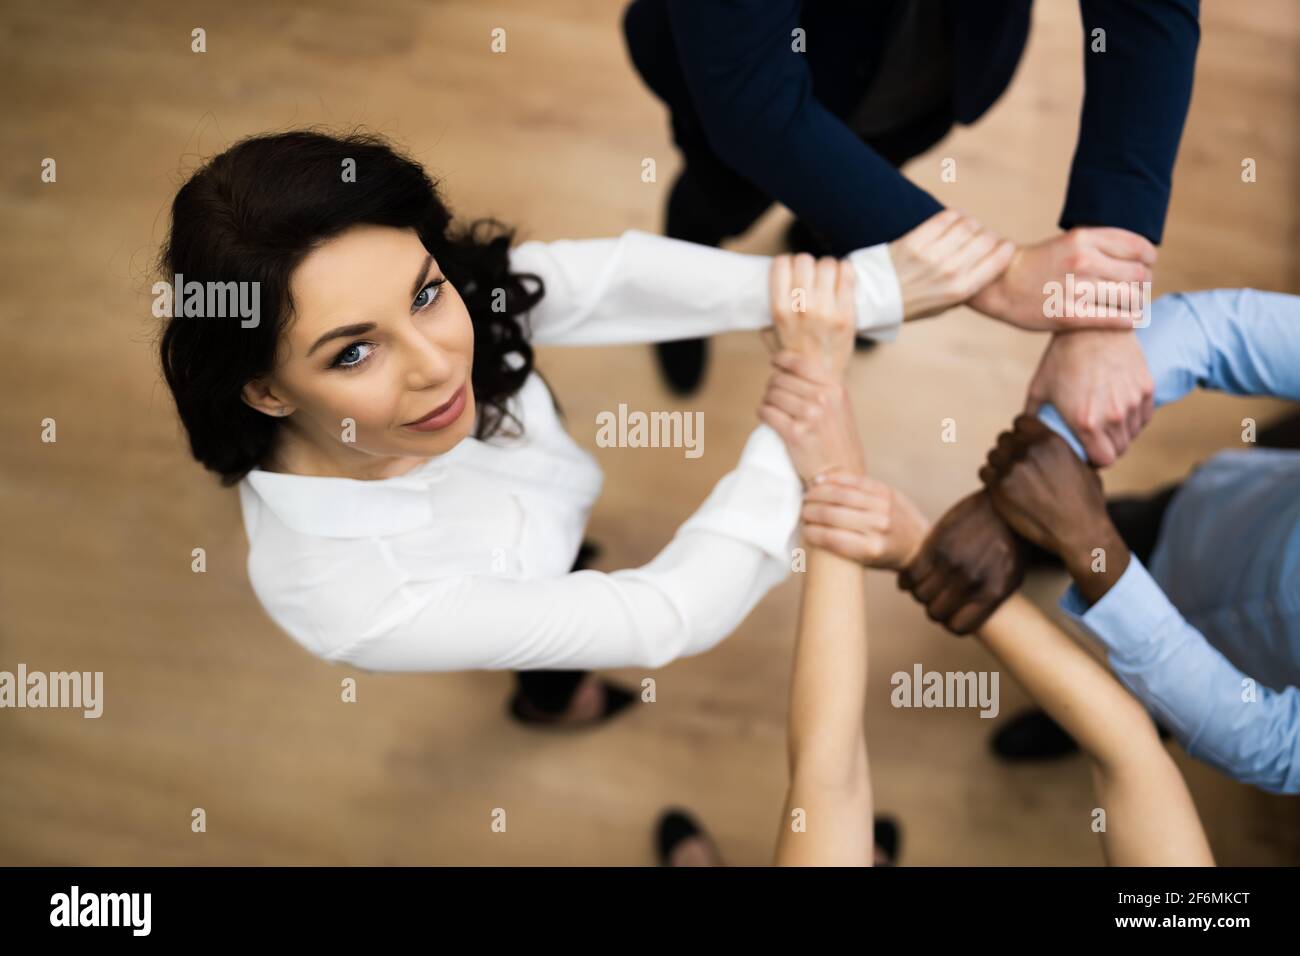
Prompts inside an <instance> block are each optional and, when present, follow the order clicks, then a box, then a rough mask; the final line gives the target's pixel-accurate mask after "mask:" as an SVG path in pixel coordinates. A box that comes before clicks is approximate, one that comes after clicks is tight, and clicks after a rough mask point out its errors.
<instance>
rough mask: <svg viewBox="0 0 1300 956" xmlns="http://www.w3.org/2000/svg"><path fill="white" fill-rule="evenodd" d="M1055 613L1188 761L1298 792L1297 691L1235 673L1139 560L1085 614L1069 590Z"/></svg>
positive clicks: (1082, 601) (1276, 790)
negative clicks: (1098, 649) (1098, 647)
mask: <svg viewBox="0 0 1300 956" xmlns="http://www.w3.org/2000/svg"><path fill="white" fill-rule="evenodd" d="M1061 607H1062V609H1063V610H1064V611H1065V612H1066V613H1067V614H1068V615H1069V616H1070V617H1072V618H1073V619H1074V620H1075V621H1077V622H1078V623H1080V624H1081V625H1083V627H1084V628H1086V629H1087V631H1088V632H1090V633H1091V634H1093V635H1094V636H1095V637H1096V638H1097V640H1099V641H1100V642H1101V643H1102V644H1103V645H1104V646H1105V647H1106V649H1107V651H1108V652H1109V659H1110V665H1111V667H1112V668H1113V669H1114V671H1115V673H1116V675H1117V676H1118V677H1119V679H1120V680H1121V681H1123V682H1124V685H1125V686H1126V687H1128V688H1129V690H1131V691H1132V692H1133V693H1134V695H1135V696H1136V697H1137V698H1138V699H1139V700H1140V701H1142V703H1143V704H1145V705H1146V707H1147V708H1148V709H1149V710H1151V711H1152V712H1153V713H1154V715H1155V716H1156V717H1157V718H1158V719H1159V720H1160V721H1161V722H1162V723H1164V724H1165V725H1166V726H1167V727H1169V729H1170V731H1172V732H1173V735H1174V736H1175V737H1176V738H1177V739H1178V742H1179V743H1180V744H1182V745H1183V748H1184V749H1185V750H1186V751H1187V753H1188V755H1189V756H1192V757H1196V758H1197V759H1199V760H1202V761H1204V762H1205V763H1208V764H1210V765H1211V766H1213V767H1216V768H1218V769H1219V770H1222V771H1224V772H1225V773H1227V774H1229V775H1230V776H1232V777H1234V778H1236V779H1237V780H1241V781H1243V782H1245V783H1249V784H1253V785H1254V786H1257V787H1259V788H1261V789H1263V790H1268V791H1270V792H1273V793H1300V689H1298V688H1295V687H1288V688H1286V689H1285V690H1284V691H1282V692H1281V693H1278V692H1277V691H1274V690H1272V689H1271V688H1268V687H1264V686H1262V685H1258V684H1256V682H1255V681H1254V680H1252V679H1251V678H1248V677H1247V676H1246V675H1244V674H1243V673H1242V672H1241V671H1239V670H1238V669H1237V668H1236V667H1234V666H1233V665H1232V664H1231V663H1230V662H1229V661H1228V659H1227V658H1225V657H1224V656H1223V655H1222V654H1221V653H1219V651H1218V650H1216V649H1215V648H1214V647H1212V646H1211V645H1210V644H1209V642H1208V641H1206V639H1205V636H1204V635H1203V634H1201V633H1200V631H1198V630H1196V628H1194V627H1192V626H1191V625H1190V624H1189V623H1187V621H1186V620H1185V619H1184V618H1183V616H1182V615H1181V614H1179V613H1178V610H1177V609H1176V608H1175V607H1174V606H1173V604H1172V603H1170V601H1169V599H1168V598H1167V597H1166V596H1165V594H1164V592H1163V591H1161V590H1160V588H1159V586H1158V585H1157V584H1156V583H1155V581H1154V580H1152V578H1151V576H1150V574H1148V573H1147V570H1146V568H1144V567H1143V566H1142V564H1141V562H1139V561H1138V560H1137V558H1131V559H1130V561H1129V566H1128V568H1127V569H1125V571H1124V574H1123V575H1122V576H1121V577H1120V579H1119V581H1118V582H1116V584H1115V585H1114V586H1113V587H1112V588H1111V589H1110V590H1109V591H1107V592H1106V594H1105V596H1104V597H1102V599H1101V600H1100V601H1098V602H1097V603H1096V604H1094V605H1093V606H1092V607H1091V608H1089V607H1088V604H1087V601H1086V600H1085V599H1084V598H1083V596H1082V595H1081V594H1080V593H1079V591H1078V589H1077V588H1075V587H1073V586H1071V588H1070V590H1069V591H1067V592H1066V594H1065V596H1064V597H1063V598H1062V599H1061Z"/></svg>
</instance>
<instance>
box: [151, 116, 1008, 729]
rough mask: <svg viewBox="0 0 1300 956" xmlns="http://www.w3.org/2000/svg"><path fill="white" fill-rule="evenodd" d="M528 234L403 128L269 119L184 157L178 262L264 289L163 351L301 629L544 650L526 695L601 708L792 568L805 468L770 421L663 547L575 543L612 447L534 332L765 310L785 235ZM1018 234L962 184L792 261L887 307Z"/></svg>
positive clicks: (288, 624)
mask: <svg viewBox="0 0 1300 956" xmlns="http://www.w3.org/2000/svg"><path fill="white" fill-rule="evenodd" d="M511 240H512V234H511V233H510V232H509V231H508V230H506V229H504V228H503V227H500V226H499V225H497V224H495V223H478V224H473V225H470V226H466V227H460V226H458V225H457V224H456V223H454V222H453V219H452V215H451V212H450V210H449V209H448V208H447V206H446V205H445V204H444V203H443V201H442V200H441V198H440V197H439V195H438V192H437V190H436V188H435V186H434V184H433V182H432V181H431V180H430V178H429V177H428V175H427V174H426V173H425V171H424V170H423V169H422V168H421V167H420V165H419V164H417V163H416V162H414V161H413V160H411V159H409V158H407V157H405V156H403V155H401V154H400V153H398V152H397V151H395V150H394V149H393V148H392V147H391V146H389V145H388V144H387V143H386V142H384V141H383V140H382V139H380V138H378V137H375V136H372V135H367V134H351V135H344V136H333V135H327V134H324V133H319V132H312V131H295V132H287V133H280V134H269V135H263V136H255V137H252V138H250V139H246V140H243V141H241V142H239V143H237V144H236V145H234V146H233V147H231V148H230V149H228V150H227V151H225V152H224V153H221V154H220V155H218V156H216V157H215V158H213V159H211V160H210V161H209V162H207V163H206V164H205V165H203V166H202V167H201V168H200V169H199V170H198V171H197V172H195V173H194V174H193V175H192V176H191V177H190V178H189V180H188V181H187V182H186V183H185V184H184V185H183V186H182V187H181V189H180V191H179V192H178V194H177V196H176V198H175V201H174V203H173V205H172V218H171V231H170V236H169V237H168V240H167V244H166V246H165V248H164V250H163V254H162V260H161V266H162V269H163V271H164V273H165V274H166V277H167V278H170V277H171V276H173V275H175V276H177V277H180V276H183V277H184V280H183V281H184V285H185V287H186V289H188V288H189V287H190V285H191V283H199V286H200V287H202V286H203V285H207V286H208V287H209V288H211V287H212V286H213V285H215V284H224V285H228V284H229V283H236V284H237V285H238V286H239V287H240V288H241V289H245V290H253V294H254V295H255V296H256V305H257V309H256V310H255V314H256V315H257V319H256V321H254V322H252V323H249V322H246V321H241V320H240V319H238V318H237V317H236V318H220V317H217V316H214V315H208V316H207V317H196V316H195V315H193V313H192V310H187V309H180V310H178V311H177V312H175V313H173V314H172V316H171V317H170V318H169V320H168V322H167V324H166V327H165V329H164V331H163V334H162V338H161V342H160V353H161V360H162V367H163V373H164V376H165V378H166V381H167V384H168V386H169V387H170V389H171V391H172V394H173V396H174V397H175V400H176V405H177V409H178V411H179V414H180V418H181V421H182V422H183V423H184V426H185V428H186V431H187V432H188V436H189V441H190V447H191V450H192V452H193V454H194V457H195V458H196V459H198V461H200V462H201V463H203V464H204V465H205V466H206V467H207V468H209V469H211V470H212V471H214V472H216V473H217V474H218V475H220V477H221V480H222V482H223V484H226V485H232V484H238V487H239V494H240V502H241V505H242V509H243V515H244V523H245V529H246V531H247V534H248V540H249V545H250V552H249V558H248V569H249V575H250V578H251V581H252V584H253V588H254V590H255V592H256V593H257V596H258V598H259V600H260V601H261V602H262V604H263V606H264V607H265V608H266V610H267V612H268V613H269V614H270V616H271V617H272V619H273V620H275V621H276V623H277V624H279V625H280V626H281V627H282V628H283V629H284V630H285V631H287V632H288V633H289V634H290V635H291V636H292V637H293V638H294V639H295V640H297V641H298V642H299V643H300V644H302V645H303V646H304V647H305V648H307V649H308V650H309V651H311V652H312V653H314V654H316V655H318V656H319V657H321V658H323V659H325V660H328V661H333V662H343V663H347V664H350V665H352V666H355V667H359V668H363V669H366V670H376V671H402V670H415V671H442V670H460V669H480V668H482V669H513V670H517V671H544V672H545V673H540V674H532V675H527V674H525V675H521V678H520V680H521V693H520V694H517V695H516V697H515V699H514V701H513V706H512V711H513V713H514V714H515V716H516V717H518V718H520V719H522V720H527V721H533V722H537V723H555V722H575V721H577V722H582V721H587V720H595V719H600V718H601V717H602V716H605V715H608V714H609V713H611V712H613V711H614V710H616V709H618V708H619V707H620V706H622V705H624V704H626V702H627V701H628V700H630V695H627V694H626V692H622V691H619V690H618V689H617V688H614V687H613V686H612V685H607V684H602V683H600V682H598V681H595V680H593V679H592V678H590V677H589V676H587V675H585V674H584V673H583V671H582V670H580V669H586V668H592V667H608V666H627V665H644V666H649V667H655V666H659V665H662V664H666V663H668V662H669V661H671V660H673V659H675V658H677V657H680V656H683V655H689V654H697V653H700V652H702V651H704V650H707V649H708V648H710V647H712V646H714V645H715V644H716V643H718V642H719V641H720V640H722V639H723V638H724V637H725V636H726V635H727V634H729V633H730V632H731V631H732V630H733V629H734V628H735V627H736V626H737V625H738V624H739V623H740V621H741V620H742V619H743V618H744V617H745V615H746V614H747V613H748V612H749V610H750V609H751V608H752V607H753V605H754V604H755V603H756V602H757V601H758V599H759V598H760V597H761V596H762V595H763V594H764V593H765V592H766V591H767V590H768V589H769V588H770V587H771V586H772V585H773V584H775V583H776V582H778V581H780V580H781V579H782V578H783V577H784V576H785V574H786V573H787V571H788V570H789V566H790V544H791V536H792V534H793V532H794V530H795V525H796V521H797V518H798V511H799V500H800V483H799V480H798V478H797V476H796V475H795V473H794V471H793V469H792V468H791V465H790V461H789V459H788V457H787V456H786V453H785V450H784V448H783V446H782V444H781V441H780V440H779V439H778V438H777V436H776V435H775V434H774V433H772V431H771V430H770V429H768V428H767V427H766V426H759V427H758V428H757V429H756V430H755V432H754V433H753V435H752V436H751V437H750V439H749V441H748V443H747V445H746V447H745V450H744V452H743V453H742V455H741V457H740V461H739V462H738V464H737V466H736V468H735V469H734V470H733V471H731V472H730V473H729V474H727V475H726V476H724V477H723V478H722V479H721V480H720V481H719V483H718V485H717V487H716V488H715V489H714V491H713V493H712V494H711V495H710V497H709V498H708V500H707V501H706V502H705V503H704V504H703V505H702V506H701V507H700V509H699V510H698V511H697V512H696V513H695V514H694V515H693V516H692V517H691V518H690V519H689V520H688V521H687V522H686V524H685V525H683V527H682V528H681V529H680V530H679V531H678V532H677V534H676V536H675V537H674V538H673V539H672V541H671V542H669V543H668V545H667V546H666V547H665V548H664V549H663V551H662V552H661V553H660V554H659V555H658V556H657V557H656V558H655V559H654V560H653V561H651V562H650V563H649V564H647V565H646V566H644V567H642V568H637V569H633V570H626V571H619V572H615V573H612V574H604V573H598V572H596V571H592V570H575V569H574V561H575V557H576V556H577V555H578V554H579V549H580V547H581V545H582V537H583V531H584V528H585V526H586V522H587V516H588V513H589V511H590V509H591V506H592V504H593V503H594V501H595V499H596V497H597V495H598V493H599V491H600V487H601V480H602V479H601V473H600V471H599V469H598V468H597V466H596V464H595V462H594V461H593V460H592V458H591V456H589V455H588V454H587V453H586V452H584V451H583V450H582V449H580V448H579V447H578V446H577V445H576V444H575V443H574V442H573V440H572V439H571V438H570V437H569V436H568V435H567V433H566V432H565V430H564V428H563V426H562V424H561V420H560V418H559V416H558V415H557V409H556V407H555V404H554V401H553V399H552V397H551V395H550V392H549V390H548V389H547V387H546V385H545V383H544V382H543V381H542V379H541V377H540V376H539V375H538V374H537V373H536V371H535V369H534V367H533V346H534V344H572V345H600V344H621V343H631V342H641V343H645V342H653V341H663V340H669V339H675V338H683V337H687V336H698V335H710V334H716V333H721V332H727V331H733V330H740V329H758V328H763V327H766V326H768V325H770V324H771V321H772V318H771V309H770V304H769V292H768V285H767V275H768V270H769V267H770V265H771V262H772V260H770V259H768V258H766V257H760V256H747V255H740V254H737V253H731V252H724V251H721V250H717V249H710V248H707V247H702V246H695V245H692V244H690V243H684V242H679V241H676V240H670V239H664V238H661V237H657V236H651V235H648V234H645V233H639V232H635V231H633V232H628V233H625V234H624V235H623V236H622V237H620V238H618V239H593V240H581V241H565V242H553V243H541V242H526V243H524V244H522V245H520V246H518V247H515V248H511ZM1009 253H1010V250H1009V249H1008V248H1006V247H1004V245H1003V244H1000V243H999V242H998V241H997V240H996V238H995V237H991V236H990V235H988V234H987V233H985V232H984V231H983V230H982V229H981V228H980V227H979V226H978V225H977V224H974V223H972V222H971V221H970V220H967V219H965V218H964V217H961V216H959V215H958V214H956V213H951V212H948V213H943V214H941V216H938V217H935V219H934V220H931V221H930V222H927V223H926V224H924V225H923V226H921V227H919V228H918V229H917V230H916V231H915V233H914V234H909V236H907V237H905V238H904V239H901V240H899V241H897V242H896V243H893V244H891V245H890V246H883V245H882V246H876V247H872V248H870V249H863V250H859V251H857V252H855V253H853V254H852V255H850V256H849V257H848V258H847V259H845V260H844V262H843V264H840V263H837V262H836V261H835V260H830V259H827V260H823V261H822V262H821V263H819V264H816V265H814V263H813V260H812V259H811V258H810V257H800V258H799V259H798V260H795V261H794V263H793V265H791V263H790V262H788V261H786V266H787V267H791V268H795V269H796V271H797V273H798V276H797V277H802V278H803V280H804V282H803V285H804V286H806V287H808V288H810V289H811V287H812V285H813V283H814V282H817V281H822V282H825V281H827V279H828V278H829V282H830V285H829V286H823V287H822V289H823V294H824V293H825V290H826V289H830V290H832V294H847V295H849V296H850V297H851V298H850V312H849V316H850V318H849V321H853V319H852V316H853V313H854V311H856V327H857V329H858V330H859V331H875V332H876V333H877V334H880V333H881V331H882V330H883V331H884V332H885V333H886V334H888V333H889V332H890V331H891V330H892V329H893V328H896V327H897V325H898V323H899V322H901V321H902V320H903V319H904V318H912V317H916V316H919V315H923V314H934V313H935V312H937V311H940V310H942V309H944V308H946V307H948V306H950V305H954V304H956V303H958V302H960V301H963V300H964V299H965V298H967V297H968V296H969V295H971V294H973V292H974V291H976V290H978V289H979V288H981V287H982V286H983V285H984V284H985V283H987V282H988V281H989V280H990V279H991V278H992V277H993V276H995V275H996V274H997V273H998V272H999V271H1000V270H1001V269H1002V268H1003V267H1005V265H1006V261H1007V258H1008V257H1009ZM837 280H838V282H839V283H840V284H839V285H837V284H836V283H837ZM178 281H180V280H179V279H178ZM853 286H856V288H855V289H854V288H853ZM845 289H847V290H848V291H847V292H846V291H845ZM835 290H838V293H837V292H836V291H835ZM181 291H182V290H180V289H177V290H176V295H177V297H178V300H179V297H180V295H181ZM561 668H568V669H569V670H557V669H561ZM530 681H531V682H532V683H531V686H530Z"/></svg>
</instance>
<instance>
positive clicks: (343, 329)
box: [307, 255, 433, 357]
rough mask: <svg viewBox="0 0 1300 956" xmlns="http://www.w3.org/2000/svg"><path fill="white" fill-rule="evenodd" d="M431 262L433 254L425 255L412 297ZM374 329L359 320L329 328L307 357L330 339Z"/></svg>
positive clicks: (422, 284)
mask: <svg viewBox="0 0 1300 956" xmlns="http://www.w3.org/2000/svg"><path fill="white" fill-rule="evenodd" d="M432 264H433V256H432V255H428V256H425V257H424V264H423V265H421V266H420V272H419V274H418V275H417V276H416V277H415V286H414V288H412V289H411V298H412V299H414V298H415V297H416V296H417V295H419V294H420V290H421V289H423V288H424V279H425V277H426V276H428V274H429V266H430V265H432ZM374 329H375V323H373V322H359V323H357V324H355V325H340V326H339V327H338V328H337V329H331V330H330V331H329V332H326V333H325V334H324V335H322V336H321V337H320V338H318V339H317V340H316V341H315V342H313V343H312V347H311V348H309V349H308V350H307V357H310V356H311V353H312V352H315V351H316V350H317V349H318V348H320V347H321V346H322V345H324V344H325V343H326V342H329V341H331V340H332V339H347V338H351V337H352V336H354V335H365V334H366V333H367V332H373V331H374Z"/></svg>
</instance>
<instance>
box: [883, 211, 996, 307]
mask: <svg viewBox="0 0 1300 956" xmlns="http://www.w3.org/2000/svg"><path fill="white" fill-rule="evenodd" d="M1015 252H1016V244H1015V243H1014V242H1012V241H1011V240H1009V239H1003V238H1001V237H1000V236H998V235H997V234H995V233H992V232H989V231H988V230H987V229H985V228H984V227H983V226H981V225H980V224H979V223H978V222H976V221H975V220H974V219H972V218H971V217H970V216H967V215H965V214H964V213H960V212H958V211H957V210H955V209H945V210H944V211H943V212H939V213H935V214H934V215H933V216H931V217H930V218H929V219H927V220H926V221H925V222H923V223H921V224H920V225H919V226H917V227H916V228H915V229H913V230H912V231H911V232H909V233H908V234H907V235H905V236H902V237H901V238H899V239H895V240H894V241H893V242H891V243H890V244H889V258H890V259H891V260H893V263H894V271H895V272H896V273H897V274H898V285H899V288H900V289H901V290H902V293H903V318H904V320H906V319H920V318H924V317H925V316H927V315H936V314H937V313H939V312H943V311H944V310H945V309H950V308H952V307H953V306H955V305H961V303H963V302H965V301H966V300H967V299H969V298H971V297H972V296H974V295H975V294H976V293H978V292H979V291H980V290H981V289H983V288H984V287H985V286H987V285H989V283H991V282H993V280H995V279H997V278H998V277H999V276H1000V275H1002V273H1003V272H1004V271H1006V268H1007V266H1008V265H1010V264H1011V258H1012V256H1013V255H1015Z"/></svg>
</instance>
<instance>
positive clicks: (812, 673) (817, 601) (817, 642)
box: [788, 548, 867, 781]
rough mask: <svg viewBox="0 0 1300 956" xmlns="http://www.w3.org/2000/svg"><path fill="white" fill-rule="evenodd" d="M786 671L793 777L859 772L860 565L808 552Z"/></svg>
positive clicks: (863, 672)
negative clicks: (790, 665) (789, 670)
mask: <svg viewBox="0 0 1300 956" xmlns="http://www.w3.org/2000/svg"><path fill="white" fill-rule="evenodd" d="M807 560H808V570H807V577H806V579H805V581H804V591H803V601H802V603H801V605H800V608H799V633H798V637H797V638H796V641H795V652H794V668H793V672H792V676H791V689H790V715H789V734H788V743H789V752H790V774H791V777H792V778H798V777H803V778H814V777H815V778H816V779H819V780H823V781H836V780H847V779H850V778H851V777H852V776H853V775H854V774H855V773H857V772H859V771H860V770H861V767H859V766H856V764H858V763H860V762H861V761H860V757H859V748H860V746H861V744H862V741H863V739H864V732H863V726H862V721H863V709H864V707H865V705H866V683H867V644H866V636H865V633H864V631H865V623H866V601H865V597H864V593H863V580H862V568H861V566H860V565H858V564H857V563H856V562H855V561H851V560H849V559H848V558H842V557H840V556H839V555H836V554H832V553H831V552H830V551H825V550H822V549H821V548H811V549H809V550H808V554H807Z"/></svg>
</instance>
